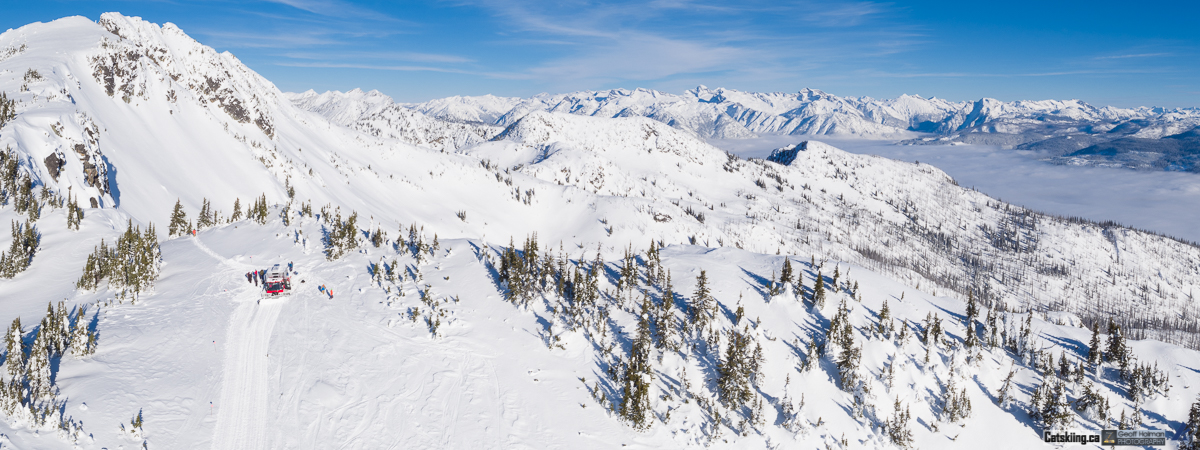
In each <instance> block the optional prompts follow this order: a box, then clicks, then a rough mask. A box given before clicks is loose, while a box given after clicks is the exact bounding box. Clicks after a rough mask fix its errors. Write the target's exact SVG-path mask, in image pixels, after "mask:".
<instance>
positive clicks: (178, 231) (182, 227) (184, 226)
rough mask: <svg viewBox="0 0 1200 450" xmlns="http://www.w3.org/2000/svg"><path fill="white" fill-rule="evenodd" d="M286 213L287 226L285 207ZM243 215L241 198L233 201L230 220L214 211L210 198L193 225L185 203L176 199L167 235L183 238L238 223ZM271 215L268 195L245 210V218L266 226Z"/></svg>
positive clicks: (262, 196)
mask: <svg viewBox="0 0 1200 450" xmlns="http://www.w3.org/2000/svg"><path fill="white" fill-rule="evenodd" d="M290 205H291V204H290V203H289V206H290ZM284 211H285V212H284V223H285V224H286V223H287V217H286V211H287V207H285V209H284ZM242 214H243V213H242V200H241V199H240V198H235V199H233V214H232V215H230V216H229V218H228V219H223V218H222V217H221V212H220V211H218V210H216V209H214V208H213V207H212V203H210V202H209V201H208V198H205V199H203V201H202V203H201V205H200V212H199V213H198V214H197V215H196V222H195V223H194V224H193V223H192V222H191V221H189V220H188V217H187V212H186V211H184V210H183V202H181V201H180V200H179V199H176V200H175V208H174V209H173V210H172V211H171V222H170V223H169V224H168V225H167V234H168V235H169V236H170V237H175V236H183V235H185V234H188V233H189V232H191V230H203V229H205V228H211V227H215V226H217V225H220V224H222V223H233V222H237V221H239V220H242V217H243V215H242ZM270 214H271V210H270V206H269V205H268V204H267V194H262V195H260V196H259V197H258V198H257V199H255V200H254V204H252V205H249V206H247V207H246V210H245V218H247V219H250V220H253V221H255V222H258V224H259V225H265V224H266V223H267V219H268V218H269V216H270Z"/></svg>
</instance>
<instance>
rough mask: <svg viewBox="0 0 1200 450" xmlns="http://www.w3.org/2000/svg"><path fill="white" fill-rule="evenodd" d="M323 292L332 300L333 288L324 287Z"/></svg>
mask: <svg viewBox="0 0 1200 450" xmlns="http://www.w3.org/2000/svg"><path fill="white" fill-rule="evenodd" d="M325 293H326V294H329V299H330V300H333V289H326V290H325Z"/></svg>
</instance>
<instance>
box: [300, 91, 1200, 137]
mask: <svg viewBox="0 0 1200 450" xmlns="http://www.w3.org/2000/svg"><path fill="white" fill-rule="evenodd" d="M285 95H286V96H287V97H288V98H289V99H290V100H292V102H294V103H295V104H296V105H297V106H299V107H301V108H303V109H307V110H310V111H313V112H317V113H318V114H321V115H323V116H325V117H327V118H330V119H331V120H334V121H335V122H338V123H343V124H344V125H348V124H349V123H352V122H354V121H356V120H357V121H367V122H371V121H374V120H375V119H374V118H376V117H382V116H387V115H392V116H394V115H395V112H390V113H385V111H386V110H388V109H389V108H392V107H393V106H397V105H398V106H400V107H403V108H407V109H410V110H412V111H414V112H417V113H420V114H423V115H425V116H428V117H430V118H436V119H441V120H444V121H449V122H456V123H461V124H473V125H493V126H501V127H503V126H508V125H511V124H513V123H515V122H516V121H518V120H520V119H521V118H522V117H524V116H525V115H527V114H529V113H531V112H535V111H546V112H563V113H570V114H576V115H584V116H593V117H610V118H611V117H647V118H650V119H654V120H657V121H659V122H662V123H666V124H669V125H671V126H672V127H675V128H677V129H680V130H683V131H687V132H690V133H694V134H695V135H697V136H700V137H704V138H717V139H737V138H749V137H755V136H756V135H779V134H783V135H853V136H864V137H873V138H885V139H912V141H910V142H912V143H917V144H927V143H950V142H972V143H983V142H995V143H999V144H1002V145H1017V144H1022V143H1027V142H1037V141H1042V140H1047V139H1051V138H1062V137H1065V136H1071V135H1085V136H1093V137H1096V138H1097V139H1100V140H1101V141H1104V140H1108V139H1112V138H1114V137H1119V136H1131V137H1136V138H1151V139H1158V138H1162V137H1165V136H1169V135H1176V134H1179V133H1183V132H1186V131H1188V130H1189V129H1193V128H1195V127H1197V126H1200V108H1175V109H1164V108H1149V107H1138V108H1128V109H1127V108H1114V107H1108V106H1106V107H1095V106H1092V105H1089V104H1087V103H1085V102H1082V101H1079V100H1041V101H1029V100H1021V101H1012V102H1002V101H999V100H995V99H990V98H983V99H980V100H977V101H974V102H951V101H947V100H943V99H938V98H929V99H926V98H922V97H920V96H915V95H902V96H900V97H898V98H895V99H873V98H870V97H840V96H836V95H832V94H828V93H826V92H822V91H820V90H816V89H807V88H806V89H802V90H800V91H799V92H796V93H779V92H775V93H758V92H742V91H737V90H733V89H725V88H716V89H710V88H708V87H705V86H699V87H697V88H695V89H690V90H688V91H685V92H684V93H683V94H671V93H666V92H661V91H655V90H651V89H640V88H639V89H632V90H629V89H612V90H607V91H579V92H572V93H566V94H540V95H537V96H534V97H531V98H525V99H522V98H509V97H495V96H491V95H487V96H481V97H460V96H455V97H448V98H443V99H436V100H430V101H428V102H424V103H414V104H396V103H394V102H393V101H392V99H391V98H390V97H388V96H386V95H384V94H381V93H379V92H378V91H370V92H363V91H361V90H358V89H355V90H352V91H350V92H346V93H342V92H337V91H330V92H324V93H320V94H318V93H316V92H314V91H311V90H310V91H307V92H303V93H299V94H297V93H287V94H285ZM429 127H430V126H429V125H422V124H417V123H410V124H399V123H398V124H394V125H393V127H392V128H391V130H393V131H392V133H399V132H402V130H410V132H414V131H415V132H419V131H417V130H421V129H429ZM1080 130H1087V131H1080ZM1110 132H1112V133H1115V134H1113V135H1111V136H1109V135H1108V134H1109V133H1110ZM930 133H932V134H935V135H938V136H940V137H938V138H923V139H921V138H918V139H913V138H917V137H918V136H920V135H922V134H926V135H927V134H930Z"/></svg>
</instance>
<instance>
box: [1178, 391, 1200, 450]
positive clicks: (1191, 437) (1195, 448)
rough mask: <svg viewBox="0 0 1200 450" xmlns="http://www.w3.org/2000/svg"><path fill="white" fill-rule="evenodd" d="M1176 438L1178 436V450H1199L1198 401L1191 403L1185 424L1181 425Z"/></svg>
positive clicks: (1199, 414)
mask: <svg viewBox="0 0 1200 450" xmlns="http://www.w3.org/2000/svg"><path fill="white" fill-rule="evenodd" d="M1177 436H1179V450H1200V399H1197V400H1196V402H1195V403H1192V408H1191V410H1189V411H1188V418H1187V422H1185V423H1184V424H1183V429H1182V430H1180V431H1179V433H1178V434H1177Z"/></svg>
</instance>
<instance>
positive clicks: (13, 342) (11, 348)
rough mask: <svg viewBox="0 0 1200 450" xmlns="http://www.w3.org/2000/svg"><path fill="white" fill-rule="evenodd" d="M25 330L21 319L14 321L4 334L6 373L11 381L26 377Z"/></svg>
mask: <svg viewBox="0 0 1200 450" xmlns="http://www.w3.org/2000/svg"><path fill="white" fill-rule="evenodd" d="M24 339H25V329H24V328H23V327H22V326H21V318H20V317H17V318H15V319H13V321H12V324H11V325H9V327H8V332H7V333H5V334H4V373H5V374H6V375H8V379H9V380H15V379H18V378H22V377H24V376H25V343H24Z"/></svg>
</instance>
